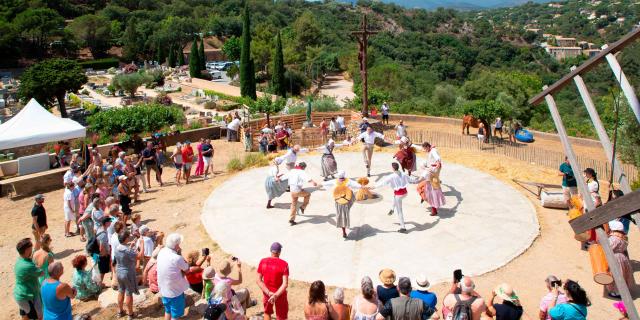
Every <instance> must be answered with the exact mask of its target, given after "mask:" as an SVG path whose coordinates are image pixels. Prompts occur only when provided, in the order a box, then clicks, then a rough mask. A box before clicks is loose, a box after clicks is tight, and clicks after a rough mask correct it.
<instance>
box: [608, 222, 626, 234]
mask: <svg viewBox="0 0 640 320" xmlns="http://www.w3.org/2000/svg"><path fill="white" fill-rule="evenodd" d="M609 229H611V231H621V232H624V225H623V224H622V222H620V221H618V220H613V221H609Z"/></svg>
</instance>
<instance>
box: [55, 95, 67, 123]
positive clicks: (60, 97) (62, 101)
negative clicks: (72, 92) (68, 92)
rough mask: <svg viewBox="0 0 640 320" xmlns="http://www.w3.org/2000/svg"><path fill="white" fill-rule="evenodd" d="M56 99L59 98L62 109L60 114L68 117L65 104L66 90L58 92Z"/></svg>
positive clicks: (59, 108)
mask: <svg viewBox="0 0 640 320" xmlns="http://www.w3.org/2000/svg"><path fill="white" fill-rule="evenodd" d="M56 99H57V100H58V110H60V116H61V117H63V118H68V115H67V107H66V106H65V104H64V92H63V93H58V94H57V95H56Z"/></svg>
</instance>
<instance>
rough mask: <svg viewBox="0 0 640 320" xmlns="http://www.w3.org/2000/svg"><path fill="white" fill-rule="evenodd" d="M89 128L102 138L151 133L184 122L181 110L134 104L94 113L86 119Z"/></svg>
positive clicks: (170, 107) (174, 107)
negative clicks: (124, 134)
mask: <svg viewBox="0 0 640 320" xmlns="http://www.w3.org/2000/svg"><path fill="white" fill-rule="evenodd" d="M87 122H88V124H89V128H90V129H91V130H92V131H93V132H98V133H100V134H101V135H104V136H111V135H115V134H119V133H122V132H124V133H126V134H129V135H132V134H136V133H142V132H150V131H151V132H153V131H157V130H160V129H162V128H163V127H168V126H170V125H174V124H182V123H183V122H184V114H183V112H182V109H181V108H179V107H176V106H165V105H162V104H157V103H153V104H136V105H133V106H128V107H124V108H113V109H109V110H106V111H101V112H98V113H95V114H93V115H91V116H89V117H88V118H87Z"/></svg>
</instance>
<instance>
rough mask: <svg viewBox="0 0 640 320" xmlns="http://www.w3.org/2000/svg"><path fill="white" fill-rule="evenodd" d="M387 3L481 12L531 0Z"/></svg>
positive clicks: (397, 0)
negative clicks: (481, 10) (480, 10)
mask: <svg viewBox="0 0 640 320" xmlns="http://www.w3.org/2000/svg"><path fill="white" fill-rule="evenodd" d="M340 1H341V2H345V3H357V1H355V0H340ZM381 1H382V2H385V3H393V4H397V5H399V6H402V7H405V8H420V9H427V10H434V9H437V8H445V9H456V10H479V9H488V8H498V7H513V6H518V5H522V4H525V3H527V2H529V1H531V0H381ZM532 2H537V3H544V2H551V0H535V1H532Z"/></svg>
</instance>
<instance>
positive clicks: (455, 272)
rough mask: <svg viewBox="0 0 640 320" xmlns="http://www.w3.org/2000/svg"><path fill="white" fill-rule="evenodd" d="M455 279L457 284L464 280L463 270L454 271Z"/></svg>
mask: <svg viewBox="0 0 640 320" xmlns="http://www.w3.org/2000/svg"><path fill="white" fill-rule="evenodd" d="M453 279H454V281H455V282H456V283H458V282H460V280H462V270H461V269H457V270H455V271H453Z"/></svg>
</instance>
